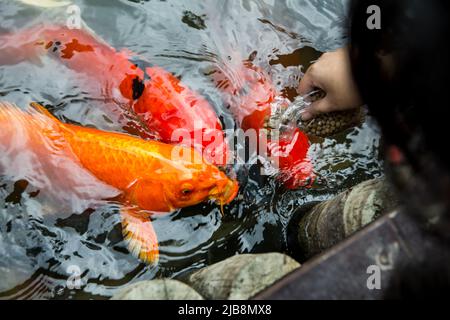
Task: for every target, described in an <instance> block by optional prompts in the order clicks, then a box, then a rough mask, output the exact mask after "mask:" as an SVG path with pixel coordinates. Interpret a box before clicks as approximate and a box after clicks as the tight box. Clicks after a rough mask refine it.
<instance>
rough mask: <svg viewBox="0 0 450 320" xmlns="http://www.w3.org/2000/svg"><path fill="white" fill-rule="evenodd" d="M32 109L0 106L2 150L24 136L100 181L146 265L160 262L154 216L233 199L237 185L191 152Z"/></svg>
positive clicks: (32, 145) (36, 147)
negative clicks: (116, 200) (115, 195)
mask: <svg viewBox="0 0 450 320" xmlns="http://www.w3.org/2000/svg"><path fill="white" fill-rule="evenodd" d="M32 106H33V108H34V109H33V110H29V111H27V112H26V111H22V110H20V109H18V108H17V107H15V106H12V105H10V104H7V103H0V128H2V131H1V133H0V138H1V141H0V150H2V149H5V150H6V151H5V152H7V151H8V149H10V147H11V146H8V145H6V146H5V145H2V143H3V144H5V141H6V144H7V143H8V141H9V142H11V141H13V140H11V137H12V136H14V135H15V136H16V137H17V136H20V135H22V134H23V132H28V133H29V134H28V136H29V137H31V138H30V141H29V142H28V146H29V147H30V148H33V149H34V150H41V154H43V152H42V150H45V152H46V153H50V154H56V155H58V154H61V155H65V156H66V157H67V156H69V157H71V158H72V159H73V161H74V162H76V163H77V164H79V165H80V166H81V167H82V168H84V169H85V170H87V171H88V172H89V173H90V174H92V175H93V176H94V177H96V178H97V179H98V180H100V181H101V182H103V183H105V184H107V185H109V186H111V187H113V188H115V189H117V190H118V191H119V192H120V201H121V202H122V203H123V205H124V206H123V209H122V210H121V217H122V226H123V233H124V238H125V240H126V241H127V242H128V245H129V249H130V251H131V252H132V253H133V254H135V255H136V256H137V257H139V258H140V259H141V260H143V261H145V262H149V263H155V262H157V261H158V256H159V250H158V241H157V237H156V233H155V231H154V230H153V227H152V224H151V220H150V217H151V216H152V215H154V214H162V213H167V212H171V211H173V210H175V209H177V208H184V207H188V206H192V205H196V204H198V203H201V202H203V201H206V200H209V199H211V200H215V201H217V202H219V203H220V204H221V205H224V204H228V203H230V202H231V201H232V200H233V199H234V198H235V196H236V195H237V192H238V184H237V182H236V181H234V180H231V179H229V178H228V177H227V176H226V175H225V174H224V173H223V172H222V171H220V170H219V169H218V168H217V167H216V166H214V165H212V164H210V163H208V162H207V161H206V160H204V158H202V156H201V155H200V153H199V152H198V151H196V150H195V149H194V148H188V147H183V146H174V145H169V144H164V143H161V142H157V141H146V140H142V139H140V138H137V137H133V136H129V135H126V134H120V133H112V132H105V131H100V130H97V129H91V128H84V127H80V126H76V125H70V124H65V123H62V122H60V121H59V120H58V119H56V118H55V117H54V116H52V115H51V114H50V113H49V112H48V111H47V110H46V109H45V108H44V107H42V106H40V105H38V104H36V103H33V104H32ZM1 158H2V156H0V164H1V162H2V161H1V160H2V159H1ZM19 158H20V157H19ZM53 171H58V167H55V168H53Z"/></svg>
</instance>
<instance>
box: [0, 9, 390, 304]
mask: <svg viewBox="0 0 450 320" xmlns="http://www.w3.org/2000/svg"><path fill="white" fill-rule="evenodd" d="M73 2H74V3H76V4H77V5H78V6H79V7H80V8H81V14H82V19H83V22H84V24H85V25H86V26H88V27H89V28H90V29H92V30H93V31H94V32H95V33H96V34H97V35H98V36H99V37H101V38H102V39H104V40H105V41H106V42H108V43H110V44H111V45H112V46H113V47H115V48H118V49H120V48H128V49H130V50H131V51H133V52H135V53H138V54H139V55H140V56H141V57H144V58H145V59H146V60H148V61H150V62H152V63H154V64H156V65H159V66H161V67H163V68H165V69H166V70H168V71H170V72H172V73H174V74H175V75H177V76H178V77H180V78H181V79H182V81H183V83H185V84H187V85H188V86H189V87H190V88H192V89H194V90H197V91H198V92H199V93H201V94H202V95H203V96H205V97H206V98H207V99H208V100H209V101H210V102H211V104H212V105H213V106H214V108H215V110H216V111H217V113H218V114H219V115H220V117H221V120H222V122H223V124H224V126H225V127H226V128H233V126H234V121H233V117H232V115H231V114H230V113H229V112H228V110H227V108H226V106H225V103H224V102H223V99H222V96H221V94H220V92H219V91H218V89H217V88H216V87H215V86H214V84H213V83H212V82H211V81H210V79H208V78H207V77H206V76H205V70H208V69H210V68H211V67H214V66H217V65H220V64H223V63H224V61H226V60H227V59H230V57H232V56H233V55H234V54H236V53H238V54H239V56H241V57H248V56H249V55H250V54H252V53H254V52H256V59H255V64H256V65H258V66H259V67H261V68H263V69H264V70H266V71H267V72H268V73H269V74H270V76H271V77H272V78H273V81H274V83H276V85H277V89H279V90H280V91H282V90H283V92H286V93H287V94H288V95H289V94H290V95H292V94H293V92H295V90H294V88H295V87H296V86H297V85H298V81H299V79H300V77H301V75H302V72H301V71H302V70H304V68H305V67H307V66H308V65H309V64H310V63H311V62H312V61H313V60H315V59H317V57H318V54H319V52H321V51H326V50H331V49H335V48H337V47H339V46H341V45H342V44H344V43H345V35H344V34H343V29H342V27H343V23H344V21H345V12H346V4H347V3H346V1H339V0H335V1H331V0H330V1H324V0H320V1H319V0H301V1H300V0H276V1H275V0H229V1H224V0H216V1H184V0H167V1H156V0H148V1H137V0H136V1H126V0H121V1H119V0H116V1H95V0H84V1H82V0H79V1H73ZM66 20H67V12H66V8H65V7H61V8H46V9H43V8H37V7H32V6H29V5H26V4H23V3H21V2H19V1H2V3H1V4H0V35H1V34H2V33H6V32H18V31H20V30H21V29H23V28H28V27H31V26H34V25H36V24H39V23H41V22H49V23H54V24H63V23H65V21H66ZM0 46H1V43H0ZM0 57H1V51H0ZM0 60H1V59H0ZM302 68H303V69H302ZM83 80H84V79H83V76H81V75H77V74H75V73H74V72H73V71H70V70H68V69H67V68H66V67H64V66H62V65H60V64H58V62H57V61H55V60H52V59H47V58H43V59H42V60H41V61H39V62H36V61H30V62H23V63H20V64H16V65H8V66H6V65H0V100H1V101H9V102H13V103H16V104H17V105H19V106H21V107H24V106H26V105H28V104H29V102H31V101H40V102H43V103H44V104H45V105H48V106H51V111H52V112H53V113H54V114H55V115H56V116H57V117H58V118H60V119H62V120H64V121H66V122H74V123H78V124H81V125H84V126H93V127H97V128H99V129H104V130H114V131H123V129H122V128H121V127H120V126H118V125H117V123H116V122H115V119H114V117H113V116H111V115H110V114H108V108H105V104H107V103H106V102H105V101H104V99H102V97H100V96H96V95H95V94H93V93H91V92H90V91H89V88H87V87H86V86H85V84H84V83H85V82H84V81H83ZM312 142H313V144H312V146H311V149H310V153H309V156H310V158H311V160H312V163H313V165H314V169H315V171H316V172H317V174H318V176H320V178H321V179H320V180H321V183H320V184H319V185H317V186H315V187H314V188H312V189H304V190H298V191H286V190H283V189H282V188H280V187H279V186H278V185H277V183H276V181H274V180H273V179H264V180H261V179H259V178H258V177H257V176H255V175H254V174H253V170H251V169H248V168H245V167H243V168H239V176H240V178H239V180H240V182H241V184H242V187H241V191H240V194H239V197H238V200H236V201H234V202H233V203H232V205H230V206H227V207H226V208H225V211H226V214H225V216H224V217H222V216H221V213H220V210H219V208H218V207H217V206H216V205H213V204H202V205H198V206H195V207H191V208H188V209H183V210H179V211H176V212H174V213H172V214H170V215H167V216H163V217H158V218H157V219H155V221H154V227H155V229H156V230H157V234H158V238H159V241H160V250H161V257H160V263H159V265H158V266H148V265H145V264H143V263H141V262H139V261H138V260H137V259H136V258H134V257H133V256H132V255H130V254H129V253H128V252H127V250H126V245H125V244H124V242H123V240H122V236H121V229H120V218H119V215H118V210H119V209H118V206H117V205H115V204H108V203H105V204H104V205H101V206H100V207H97V208H96V209H95V210H94V209H87V210H83V211H82V212H67V210H62V209H61V208H60V207H59V206H58V203H55V202H52V201H49V200H48V199H46V197H45V193H43V192H38V191H39V190H37V188H36V187H35V186H33V184H31V183H29V182H27V181H23V180H17V179H15V178H14V177H13V176H10V175H9V173H8V172H0V299H8V298H22V299H31V298H35V299H36V298H40V299H60V298H71V299H77V298H93V299H104V298H108V297H110V296H111V295H113V294H114V292H115V291H116V290H118V289H120V288H121V287H122V286H124V285H126V284H129V283H132V282H136V281H140V280H148V279H153V278H160V277H177V276H180V275H182V274H183V273H185V272H189V271H191V270H195V269H198V268H202V267H204V266H207V265H210V264H212V263H215V262H217V261H220V260H223V259H225V258H227V257H229V256H232V255H235V254H236V253H261V252H273V251H278V252H289V246H288V241H287V236H286V230H287V227H288V224H289V221H290V219H291V218H292V215H293V213H294V211H295V210H297V209H298V208H301V207H304V206H307V205H309V204H312V203H315V202H317V201H322V200H325V199H328V198H330V197H332V196H333V195H335V194H337V193H339V192H341V191H342V190H345V189H346V188H348V187H350V186H352V185H355V184H356V183H358V182H360V181H364V180H367V179H370V178H373V177H377V176H380V175H381V174H382V162H381V161H380V159H379V153H378V147H379V132H378V129H377V127H376V125H375V124H374V123H373V121H372V120H371V118H370V117H368V118H367V120H366V122H365V123H364V124H363V125H362V126H361V127H359V128H355V129H352V130H350V131H348V132H346V133H345V134H343V135H340V136H339V137H337V138H335V139H325V140H314V141H312ZM1 156H2V155H0V157H1ZM77 272H79V273H80V280H81V289H79V290H78V289H72V290H71V289H70V288H68V287H67V280H68V279H69V281H70V280H71V275H72V276H73V275H76V274H77Z"/></svg>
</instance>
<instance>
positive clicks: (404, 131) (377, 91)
mask: <svg viewBox="0 0 450 320" xmlns="http://www.w3.org/2000/svg"><path fill="white" fill-rule="evenodd" d="M371 5H377V6H378V7H379V8H380V13H381V16H380V18H381V29H374V30H371V29H369V28H368V26H367V20H368V18H369V16H370V15H371V14H370V13H368V12H367V11H368V10H367V9H368V7H369V6H371ZM449 6H450V2H449V1H445V0H429V1H423V0H385V1H382V0H378V1H377V0H358V1H353V2H352V5H351V19H350V20H351V25H350V38H351V46H350V47H351V48H350V55H351V60H352V66H353V73H354V76H355V79H356V82H357V85H358V87H359V89H360V91H361V95H362V97H363V99H364V101H365V102H366V103H367V105H368V107H369V111H370V113H371V114H372V115H373V116H374V117H375V118H376V120H377V121H378V123H379V125H380V127H381V129H382V132H383V136H384V139H385V141H386V143H387V144H388V145H395V146H397V147H398V148H399V149H400V150H401V151H402V152H403V154H404V155H405V157H406V160H407V163H408V165H409V166H410V167H411V171H412V172H413V176H414V177H412V178H411V179H410V180H409V181H408V183H406V184H405V185H403V186H401V187H402V191H403V193H404V194H405V195H406V196H407V197H408V199H409V200H408V203H409V204H410V208H409V209H411V210H412V211H415V212H416V213H418V216H419V217H421V218H423V219H424V220H425V221H427V222H429V221H431V218H433V219H434V220H433V221H437V222H438V223H437V224H436V225H437V227H438V228H442V229H443V230H442V233H441V234H442V235H443V236H446V237H448V238H450V231H449V230H450V228H449V226H450V224H449V221H450V219H449V216H450V215H449V212H450V152H448V147H447V144H448V143H447V141H446V139H447V136H449V134H448V129H447V128H450V117H448V114H449V113H448V110H447V108H448V104H449V101H448V97H447V92H449V91H450V88H448V85H449V83H450V81H449V80H450V79H449V78H450V73H449V72H448V70H449V68H448V67H449V47H448V45H447V43H448V39H450V38H449V36H450V32H449V31H450V28H449V19H448V17H449ZM394 171H395V170H394ZM411 200H412V201H411ZM431 207H433V210H434V211H433V210H431V209H430V208H431ZM436 207H439V210H436ZM431 211H433V213H432V214H430V212H431ZM437 211H438V212H437Z"/></svg>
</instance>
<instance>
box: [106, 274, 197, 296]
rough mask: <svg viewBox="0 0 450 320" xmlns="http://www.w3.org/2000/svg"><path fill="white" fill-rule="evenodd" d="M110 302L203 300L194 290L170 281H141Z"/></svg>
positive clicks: (128, 287)
mask: <svg viewBox="0 0 450 320" xmlns="http://www.w3.org/2000/svg"><path fill="white" fill-rule="evenodd" d="M111 299H112V300H203V297H202V296H201V295H199V294H198V293H197V292H196V291H195V290H194V289H192V288H190V287H189V286H187V285H186V284H184V283H182V282H180V281H177V280H172V279H158V280H151V281H143V282H137V283H134V284H131V285H129V286H126V287H125V288H123V289H122V290H120V291H119V292H118V293H116V294H115V295H114V296H113V297H112V298H111Z"/></svg>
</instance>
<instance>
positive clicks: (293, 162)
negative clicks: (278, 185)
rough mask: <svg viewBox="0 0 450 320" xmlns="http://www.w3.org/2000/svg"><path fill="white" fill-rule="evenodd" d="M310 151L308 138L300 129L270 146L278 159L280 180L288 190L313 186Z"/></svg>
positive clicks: (313, 176) (271, 152)
mask: <svg viewBox="0 0 450 320" xmlns="http://www.w3.org/2000/svg"><path fill="white" fill-rule="evenodd" d="M308 150H309V141H308V137H307V136H306V135H305V134H304V133H303V132H302V131H301V130H300V129H295V131H294V132H292V133H290V134H287V135H282V136H281V137H280V140H279V141H277V143H271V144H270V145H269V152H270V154H271V156H277V157H278V162H279V169H280V174H279V177H278V179H279V180H280V181H281V182H282V183H283V185H284V186H285V187H287V188H288V189H299V188H308V187H311V185H312V184H313V182H314V180H315V174H314V168H313V166H312V164H311V161H310V160H309V159H308Z"/></svg>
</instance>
